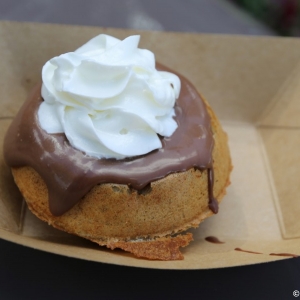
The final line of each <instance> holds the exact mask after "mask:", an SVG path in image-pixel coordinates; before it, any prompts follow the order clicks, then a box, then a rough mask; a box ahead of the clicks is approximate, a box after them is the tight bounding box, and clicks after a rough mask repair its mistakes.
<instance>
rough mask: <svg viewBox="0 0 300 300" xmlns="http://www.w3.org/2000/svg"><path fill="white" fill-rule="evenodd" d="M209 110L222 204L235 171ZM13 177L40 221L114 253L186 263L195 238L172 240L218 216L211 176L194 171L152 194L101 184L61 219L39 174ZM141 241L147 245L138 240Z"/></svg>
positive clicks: (158, 184) (18, 172) (17, 172)
mask: <svg viewBox="0 0 300 300" xmlns="http://www.w3.org/2000/svg"><path fill="white" fill-rule="evenodd" d="M207 107H208V112H209V114H210V115H211V119H212V128H213V132H214V138H215V146H214V150H213V161H214V173H215V184H214V195H215V197H216V198H217V200H218V202H220V201H221V199H222V197H223V196H224V194H225V193H226V187H227V185H228V184H229V174H230V171H231V168H232V166H231V160H230V154H229V149H228V145H227V135H226V133H224V132H223V130H222V128H221V126H220V124H219V121H218V119H217V118H216V116H215V115H214V113H213V111H212V110H211V109H210V107H209V106H208V105H207ZM12 172H13V176H14V179H15V181H16V184H17V185H18V187H19V189H20V191H21V192H22V194H23V196H24V198H25V200H26V202H27V204H28V206H29V208H30V210H31V211H32V212H33V213H34V214H35V215H37V216H38V217H39V218H40V219H42V220H44V221H45V222H47V223H49V224H51V225H52V226H53V227H55V228H58V229H61V230H64V231H66V232H69V233H72V234H76V235H79V236H81V237H84V238H87V239H89V240H92V241H94V242H97V243H98V244H99V245H106V246H107V247H109V248H111V249H113V248H121V249H124V250H126V251H129V252H132V253H133V254H134V255H136V256H138V257H146V258H149V259H162V260H171V259H182V256H181V255H180V254H179V253H180V252H179V250H178V249H179V247H183V246H186V245H187V244H188V243H189V242H190V240H191V238H190V237H189V235H185V236H182V235H180V236H177V237H171V235H173V234H175V233H178V232H181V231H184V230H186V229H188V228H190V227H197V226H198V225H199V223H200V222H201V221H202V220H204V219H205V218H207V217H209V216H210V215H212V214H213V213H212V212H211V210H210V209H209V207H208V188H207V182H208V180H207V171H200V170H194V169H190V170H188V171H186V172H179V173H174V174H170V175H168V176H166V177H165V178H163V179H160V180H157V181H154V182H152V183H151V189H150V190H147V191H145V192H144V193H138V192H137V191H135V190H132V189H130V188H129V187H128V186H126V185H120V184H101V185H97V186H95V187H94V188H93V189H92V190H91V191H90V192H89V193H88V194H87V195H86V196H85V197H84V198H83V199H82V200H81V201H80V202H79V203H78V204H76V205H75V206H74V207H73V208H72V209H71V210H69V211H68V212H66V213H65V214H63V215H62V216H53V215H52V214H51V213H50V210H49V207H48V191H47V187H46V185H45V182H44V181H43V179H42V178H41V177H40V176H39V174H38V173H37V172H36V171H35V170H33V169H32V168H31V167H22V168H13V169H12ZM141 239H142V240H143V241H142V242H141V241H138V240H141ZM145 240H146V241H145ZM155 249H156V250H155Z"/></svg>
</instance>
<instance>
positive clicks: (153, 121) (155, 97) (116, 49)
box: [38, 34, 180, 159]
mask: <svg viewBox="0 0 300 300" xmlns="http://www.w3.org/2000/svg"><path fill="white" fill-rule="evenodd" d="M139 40H140V37H139V36H130V37H128V38H126V39H124V40H122V41H121V40H119V39H116V38H114V37H111V36H108V35H104V34H101V35H99V36H96V37H95V38H93V39H91V40H90V41H89V42H87V43H86V44H85V45H83V46H82V47H80V48H79V49H77V50H76V51H75V52H70V53H66V54H62V55H60V56H58V57H54V58H52V59H50V60H49V61H48V62H47V63H46V64H45V65H44V67H43V70H42V79H43V85H42V97H43V98H44V101H43V102H42V104H41V105H40V107H39V111H38V118H39V122H40V125H41V127H42V128H43V129H44V130H45V131H46V132H48V133H50V134H53V133H64V134H65V135H66V137H67V139H68V140H69V142H70V144H71V145H72V146H73V147H74V148H77V149H79V150H81V151H83V152H85V153H86V154H87V155H89V156H94V157H97V158H116V159H122V158H125V157H132V156H137V155H142V154H146V153H148V152H150V151H152V150H154V149H158V148H161V146H162V145H161V141H160V139H159V137H158V135H161V136H166V137H169V136H171V135H172V134H173V132H174V131H175V130H176V128H177V123H176V122H175V120H174V118H173V117H174V116H175V111H174V105H175V101H176V99H177V98H178V96H179V93H180V80H179V78H178V77H177V76H176V75H175V74H172V73H169V72H161V71H157V70H156V69H155V57H154V54H153V53H152V52H150V51H149V50H145V49H139V48H138V43H139Z"/></svg>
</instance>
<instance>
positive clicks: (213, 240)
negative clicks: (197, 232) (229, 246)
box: [205, 236, 225, 244]
mask: <svg viewBox="0 0 300 300" xmlns="http://www.w3.org/2000/svg"><path fill="white" fill-rule="evenodd" d="M205 240H206V241H207V242H210V243H213V244H225V242H221V241H220V240H219V239H218V238H217V237H215V236H208V237H206V238H205Z"/></svg>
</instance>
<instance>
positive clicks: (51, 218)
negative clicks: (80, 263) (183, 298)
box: [4, 35, 231, 260]
mask: <svg viewBox="0 0 300 300" xmlns="http://www.w3.org/2000/svg"><path fill="white" fill-rule="evenodd" d="M138 42H139V37H137V36H132V37H129V38H127V39H125V40H123V41H120V40H118V39H115V38H112V37H110V36H107V35H100V36H97V37H95V38H94V39H92V40H91V41H89V42H88V43H87V44H85V45H84V46H82V47H80V48H79V49H77V50H76V51H75V52H71V53H66V54H63V55H61V56H59V57H56V58H53V59H52V60H50V61H49V62H47V63H46V64H45V66H44V68H43V72H42V77H43V83H42V85H41V84H39V85H37V86H36V87H35V89H34V90H33V91H32V93H31V95H29V97H28V99H27V101H26V102H25V103H24V105H23V106H22V108H21V110H20V111H19V113H18V115H17V116H16V118H15V119H14V121H13V123H12V124H11V126H10V128H9V130H8V132H7V134H6V137H5V142H4V157H5V160H6V162H7V164H8V165H9V166H10V167H11V169H12V173H13V176H14V179H15V182H16V184H17V186H18V187H19V189H20V191H21V193H22V194H23V196H24V198H25V200H26V202H27V204H28V207H29V208H30V210H31V211H32V212H33V213H34V214H35V215H37V216H38V217H39V218H40V219H42V220H44V221H46V222H48V223H49V224H50V225H52V226H54V227H55V228H58V229H61V230H64V231H66V232H69V233H72V234H76V235H79V236H81V237H84V238H87V239H89V240H91V241H94V242H96V243H98V244H99V245H102V246H107V247H108V248H111V249H114V248H121V249H124V250H125V251H129V252H132V253H133V254H134V255H136V256H138V257H144V258H148V259H161V260H172V259H182V258H183V256H182V254H181V252H180V251H179V247H184V246H186V245H187V244H188V243H189V242H190V241H191V240H192V235H191V234H190V233H185V234H182V232H183V231H185V230H187V229H188V228H190V227H197V226H198V225H199V223H200V222H201V221H202V220H204V219H205V218H207V217H209V216H210V215H212V214H214V213H217V211H218V203H219V202H220V201H221V199H222V197H223V195H224V194H225V192H226V187H227V185H228V184H229V174H230V171H231V160H230V154H229V150H228V145H227V136H226V134H225V133H224V132H223V130H222V128H221V126H220V123H219V121H218V119H217V118H216V116H215V114H214V113H213V111H212V109H211V108H210V107H209V105H208V104H207V102H206V101H205V100H204V99H203V98H202V97H201V96H200V95H199V93H198V92H197V91H196V89H195V87H194V86H193V85H192V84H191V83H190V82H189V81H188V80H187V79H186V78H184V77H183V76H181V75H180V74H176V73H175V72H174V71H171V70H169V69H168V68H167V67H164V66H162V65H160V64H156V65H155V59H154V55H153V54H152V53H151V52H150V51H148V50H142V49H139V48H138ZM156 68H157V69H156Z"/></svg>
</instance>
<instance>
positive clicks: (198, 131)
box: [4, 66, 218, 216]
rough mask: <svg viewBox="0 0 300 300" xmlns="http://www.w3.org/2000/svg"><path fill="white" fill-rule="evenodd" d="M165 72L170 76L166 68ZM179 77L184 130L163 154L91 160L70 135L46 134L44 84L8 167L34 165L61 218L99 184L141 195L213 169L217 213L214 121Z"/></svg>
mask: <svg viewBox="0 0 300 300" xmlns="http://www.w3.org/2000/svg"><path fill="white" fill-rule="evenodd" d="M159 69H162V70H167V71H170V70H169V69H167V68H165V67H162V66H159ZM171 72H173V71H171ZM173 73H175V72H173ZM177 75H178V76H179V77H180V79H181V92H180V96H179V98H178V99H177V101H176V105H175V111H176V117H175V120H176V122H177V123H178V128H177V129H176V131H175V132H174V133H173V135H172V136H171V137H168V138H166V137H164V138H161V141H162V144H163V147H162V148H161V149H158V150H155V151H152V152H151V153H148V154H146V155H141V156H138V157H134V158H128V159H123V160H115V159H97V158H94V157H89V156H87V155H85V154H84V153H83V152H81V151H79V150H76V149H74V148H73V147H72V146H71V145H70V144H69V142H68V140H67V139H66V137H65V135H64V134H47V133H46V132H45V131H44V130H43V129H41V127H40V126H39V121H38V117H37V110H38V108H39V105H40V103H41V102H42V101H43V100H42V98H41V94H40V90H41V85H38V86H36V87H35V88H34V90H33V91H32V93H31V94H30V96H29V97H28V99H27V101H26V102H25V103H24V104H23V106H22V108H21V110H20V111H19V113H18V114H17V116H16V117H15V119H14V121H13V122H12V124H11V126H10V128H9V130H8V132H7V134H6V137H5V141H4V158H5V160H6V162H7V164H8V165H9V166H10V167H21V166H31V167H32V168H34V169H35V170H36V171H37V172H38V173H39V174H40V176H41V177H42V178H43V180H44V181H45V183H46V185H47V188H48V193H49V208H50V211H51V212H52V214H53V215H57V216H58V215H62V214H63V213H65V212H66V211H68V210H69V209H71V208H72V207H73V206H74V205H75V204H76V203H77V202H78V201H79V200H80V199H81V198H82V197H84V196H85V195H86V194H87V193H88V192H89V191H90V190H91V189H92V188H93V187H94V186H95V185H97V184H101V183H116V184H126V185H128V186H130V187H131V188H134V189H136V190H141V189H143V188H145V187H147V185H149V183H151V182H152V181H155V180H158V179H160V178H163V177H165V176H166V175H168V174H170V173H174V172H182V171H186V170H188V169H190V168H196V169H200V170H208V195H209V197H208V198H209V199H208V201H209V207H210V209H211V210H212V211H213V212H214V213H217V212H218V202H217V200H216V199H215V198H214V196H213V183H214V177H213V173H214V172H213V164H212V163H213V162H212V150H213V145H214V139H213V135H212V130H211V123H210V116H209V115H208V112H207V110H206V106H205V104H204V102H203V101H202V99H201V97H200V95H199V94H198V92H197V91H196V89H195V88H194V86H193V85H192V84H191V83H190V82H189V81H188V80H187V79H185V78H184V77H183V76H181V75H179V74H177Z"/></svg>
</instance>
